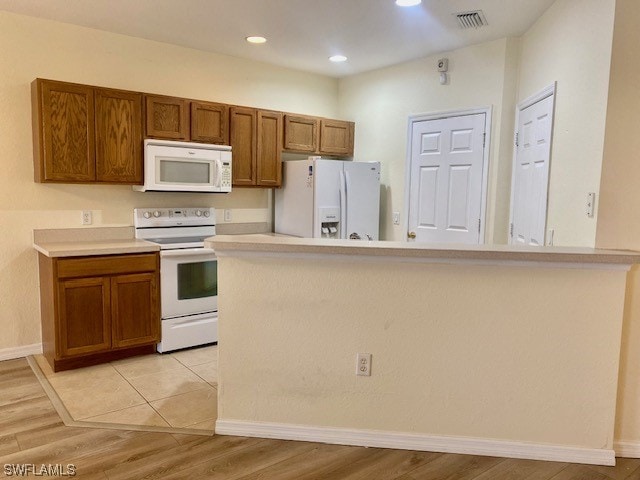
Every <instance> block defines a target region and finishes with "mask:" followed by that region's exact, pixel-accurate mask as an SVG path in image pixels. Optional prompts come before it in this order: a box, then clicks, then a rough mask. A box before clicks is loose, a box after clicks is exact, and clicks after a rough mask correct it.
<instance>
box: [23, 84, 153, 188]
mask: <svg viewBox="0 0 640 480" xmlns="http://www.w3.org/2000/svg"><path fill="white" fill-rule="evenodd" d="M31 91H32V108H33V137H34V178H35V181H36V182H62V183H94V182H100V183H124V184H139V183H142V128H141V121H142V120H141V119H142V95H141V94H139V93H135V92H127V91H122V90H109V89H101V88H96V87H92V86H88V85H77V84H73V83H66V82H57V81H52V80H43V79H36V80H34V81H33V83H32V85H31Z"/></svg>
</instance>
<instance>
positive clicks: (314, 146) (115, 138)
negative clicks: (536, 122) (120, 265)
mask: <svg viewBox="0 0 640 480" xmlns="http://www.w3.org/2000/svg"><path fill="white" fill-rule="evenodd" d="M32 107H33V133H34V153H35V154H34V161H35V168H34V176H35V181H36V182H58V183H120V184H130V185H139V184H142V181H143V176H144V172H143V167H144V164H143V158H144V153H143V138H144V137H149V138H160V139H165V140H179V141H193V142H200V143H214V144H222V145H231V146H232V148H233V150H232V155H233V168H232V171H233V186H238V187H240V186H251V187H279V186H281V185H282V151H283V150H285V151H289V152H298V153H305V154H319V155H332V156H343V157H344V156H352V155H353V136H354V124H353V122H345V121H341V120H331V119H327V118H321V117H313V116H308V115H295V114H289V113H282V112H274V111H268V110H258V109H255V108H251V107H239V106H230V105H226V104H223V103H214V102H205V101H200V100H190V99H186V98H178V97H170V96H165V95H152V94H146V93H139V92H130V91H125V90H114V89H108V88H100V87H94V86H90V85H79V84H75V83H68V82H58V81H53V80H43V79H39V78H38V79H36V80H34V81H33V83H32ZM143 136H144V137H143Z"/></svg>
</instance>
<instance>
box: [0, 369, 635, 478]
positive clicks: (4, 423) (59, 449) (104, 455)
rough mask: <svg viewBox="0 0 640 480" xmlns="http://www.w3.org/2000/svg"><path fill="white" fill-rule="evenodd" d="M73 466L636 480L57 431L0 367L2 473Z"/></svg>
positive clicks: (32, 390)
mask: <svg viewBox="0 0 640 480" xmlns="http://www.w3.org/2000/svg"><path fill="white" fill-rule="evenodd" d="M25 463H28V464H35V465H36V467H38V466H39V465H41V464H65V465H66V464H74V465H75V466H76V469H77V475H76V478H81V479H102V480H104V479H135V480H138V479H142V478H144V479H154V478H163V479H181V480H183V479H203V478H207V479H221V480H232V479H245V480H246V479H263V480H284V479H291V480H306V479H326V480H337V479H351V480H356V479H358V480H375V479H380V480H393V479H397V480H419V479H428V480H432V479H433V480H435V479H438V480H440V479H443V480H444V479H447V480H454V479H456V480H461V479H465V480H520V479H522V480H524V479H527V480H547V479H554V480H631V479H635V480H640V460H638V459H619V460H618V465H617V466H616V467H597V466H585V465H573V464H564V463H555V462H538V461H530V460H513V459H504V458H492V457H479V456H470V455H452V454H439V453H429V452H412V451H406V450H388V449H379V448H361V447H346V446H340V445H324V444H317V443H307V442H292V441H283V440H263V439H258V438H242V437H228V436H217V437H203V436H192V435H176V434H169V433H148V432H134V431H125V430H107V429H94V428H76V427H67V426H65V425H64V424H63V423H62V422H61V420H60V417H58V415H57V413H56V411H55V409H54V408H53V406H52V405H51V403H50V402H49V399H48V398H47V396H46V395H45V393H44V391H43V390H42V388H41V387H40V384H39V383H38V381H37V379H36V377H35V376H34V375H33V373H32V371H31V369H30V368H29V366H28V364H27V362H26V361H25V360H23V359H19V360H9V361H5V362H0V477H1V476H3V475H5V473H4V465H5V464H25Z"/></svg>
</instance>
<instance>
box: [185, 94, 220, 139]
mask: <svg viewBox="0 0 640 480" xmlns="http://www.w3.org/2000/svg"><path fill="white" fill-rule="evenodd" d="M191 140H192V141H194V142H202V143H218V144H222V145H228V144H229V106H228V105H224V104H222V103H211V102H191Z"/></svg>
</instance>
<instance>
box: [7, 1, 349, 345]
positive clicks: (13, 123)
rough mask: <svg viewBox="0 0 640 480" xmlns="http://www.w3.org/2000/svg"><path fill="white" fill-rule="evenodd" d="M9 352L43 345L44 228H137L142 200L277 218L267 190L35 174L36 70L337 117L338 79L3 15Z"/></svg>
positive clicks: (245, 217)
mask: <svg viewBox="0 0 640 480" xmlns="http://www.w3.org/2000/svg"><path fill="white" fill-rule="evenodd" d="M0 45H1V46H2V47H1V52H2V53H1V54H0V125H2V135H0V164H1V165H2V175H0V292H2V294H1V296H0V331H1V332H2V334H1V335H0V350H2V349H7V348H14V347H19V346H23V345H31V344H36V343H39V342H40V313H39V304H38V279H37V263H36V260H37V257H36V253H35V251H34V250H33V249H32V248H31V232H32V230H33V229H36V228H58V227H79V226H80V215H81V214H80V212H81V210H83V209H91V210H93V211H94V224H97V225H107V224H109V225H122V224H124V225H130V224H131V223H132V210H133V208H134V207H143V206H196V205H204V206H213V207H217V208H231V209H232V210H233V220H234V222H252V221H258V222H264V221H268V220H270V218H271V216H270V209H269V194H268V190H264V189H253V190H251V189H235V190H234V191H233V192H232V193H231V194H230V195H227V196H210V195H197V194H159V193H139V192H133V191H132V190H131V187H128V186H101V185H90V186H89V185H52V184H38V183H34V181H33V153H32V140H31V99H30V83H31V81H32V80H33V79H34V78H36V77H43V78H51V79H56V80H62V81H69V82H76V83H85V84H90V85H98V86H106V87H113V88H122V89H128V90H138V91H144V92H151V93H160V94H168V95H175V96H183V97H189V98H196V99H203V100H214V101H221V102H227V103H235V104H239V105H249V106H256V107H264V108H270V109H277V110H284V111H292V112H300V113H308V114H315V115H322V116H329V117H335V116H336V114H337V88H338V87H337V80H335V79H331V78H328V77H323V76H319V75H312V74H307V73H301V72H297V71H294V70H288V69H284V68H279V67H274V66H269V65H266V64H261V63H257V62H252V61H247V60H242V59H238V58H233V57H228V56H222V55H216V54H212V53H206V52H201V51H196V50H190V49H186V48H181V47H177V46H172V45H167V44H162V43H157V42H151V41H147V40H142V39H137V38H132V37H126V36H122V35H115V34H111V33H106V32H101V31H97V30H92V29H88V28H82V27H76V26H72V25H68V24H62V23H57V22H52V21H47V20H41V19H35V18H30V17H25V16H19V15H14V14H8V13H5V12H0Z"/></svg>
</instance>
